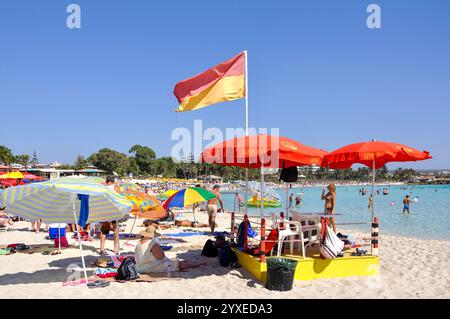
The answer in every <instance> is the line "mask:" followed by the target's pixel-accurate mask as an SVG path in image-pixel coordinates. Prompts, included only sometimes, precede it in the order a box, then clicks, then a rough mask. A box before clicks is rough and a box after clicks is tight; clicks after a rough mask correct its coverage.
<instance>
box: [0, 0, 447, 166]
mask: <svg viewBox="0 0 450 319" xmlns="http://www.w3.org/2000/svg"><path fill="white" fill-rule="evenodd" d="M70 3H77V4H79V5H80V7H81V29H68V28H67V27H66V18H67V16H68V13H66V7H67V5H69V4H70ZM370 3H377V4H379V5H380V7H381V23H382V28H381V29H368V28H367V26H366V19H367V16H368V15H369V14H368V13H367V12H366V8H367V6H368V5H369V4H370ZM449 12H450V2H449V1H446V0H442V1H439V0H434V1H419V0H415V1H400V0H397V1H377V0H372V1H357V0H353V1H294V0H292V1H254V0H247V1H242V0H241V1H237V0H236V1H204V0H192V1H181V0H180V1H175V0H167V1H128V2H125V1H103V0H96V1H86V0H83V1H82V0H72V1H50V0H46V1H8V2H6V1H3V2H1V4H0V39H1V55H0V57H1V58H0V109H1V111H2V113H1V114H2V121H1V123H0V144H2V145H7V146H8V147H10V148H11V149H13V151H14V153H17V154H18V153H28V154H30V155H31V154H32V152H33V150H34V149H35V150H36V151H37V153H38V157H39V160H40V161H41V162H50V161H53V160H58V161H60V162H65V163H72V162H73V161H74V159H75V157H76V156H77V155H78V154H82V155H85V156H88V155H90V154H91V153H93V152H95V151H97V150H98V149H99V148H101V147H110V148H113V149H116V150H118V151H121V152H125V153H126V152H127V151H128V149H129V148H130V147H131V146H132V145H133V144H142V145H147V146H150V147H152V148H153V149H154V150H155V151H156V153H157V154H158V156H164V155H169V154H170V150H171V148H172V146H173V145H174V143H175V142H173V141H171V140H170V135H171V132H172V130H173V129H174V128H176V127H187V128H189V129H191V128H193V121H194V120H195V119H202V120H203V126H204V127H209V126H214V127H219V128H221V129H225V128H226V127H239V126H243V125H244V107H243V105H244V104H243V100H238V101H233V102H228V103H224V104H220V105H216V106H212V107H209V108H206V109H202V110H199V111H195V112H188V113H175V112H173V110H174V108H175V107H176V104H177V101H176V99H175V97H174V96H173V94H172V90H173V87H174V85H175V83H176V82H177V81H180V80H182V79H185V78H187V77H190V76H193V75H195V74H197V73H199V72H201V71H203V70H205V69H206V68H209V67H211V66H213V65H215V64H217V63H219V62H221V61H223V60H226V59H228V58H230V57H231V56H233V55H235V54H237V53H238V52H240V51H242V50H245V49H246V50H248V52H249V101H250V114H249V120H250V125H251V126H253V127H267V128H271V127H279V128H280V132H281V134H282V135H285V136H289V137H291V138H294V139H296V140H298V141H300V142H302V143H304V144H307V145H311V146H315V147H320V148H323V149H326V150H333V149H335V148H338V147H340V146H343V145H346V144H349V143H352V142H358V141H363V140H370V139H372V138H375V139H378V140H386V141H395V142H401V143H404V144H408V145H410V146H413V147H416V148H418V149H424V150H428V151H430V152H431V153H432V155H433V156H434V159H433V160H431V161H427V162H423V163H412V164H402V165H400V166H403V167H413V168H447V167H450V147H449V144H450V143H449V140H448V139H449V136H450V125H449V122H450V109H449V104H450V103H449V102H450V58H449V57H450V41H449V39H450V19H448V14H449ZM6 115H8V116H7V117H6ZM13 119H17V120H13ZM396 166H398V165H393V166H391V167H396Z"/></svg>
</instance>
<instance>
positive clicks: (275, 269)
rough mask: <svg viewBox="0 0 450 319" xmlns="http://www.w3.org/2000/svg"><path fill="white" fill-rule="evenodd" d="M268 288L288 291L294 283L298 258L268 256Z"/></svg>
mask: <svg viewBox="0 0 450 319" xmlns="http://www.w3.org/2000/svg"><path fill="white" fill-rule="evenodd" d="M266 262H267V283H266V288H267V289H269V290H276V291H288V290H291V289H292V286H293V283H294V275H295V268H296V267H297V260H295V259H289V258H281V257H276V258H275V257H274V258H267V259H266Z"/></svg>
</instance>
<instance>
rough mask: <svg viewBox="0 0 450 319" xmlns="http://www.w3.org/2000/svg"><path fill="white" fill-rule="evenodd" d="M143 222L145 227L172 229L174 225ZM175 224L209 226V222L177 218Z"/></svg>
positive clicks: (181, 225) (177, 225)
mask: <svg viewBox="0 0 450 319" xmlns="http://www.w3.org/2000/svg"><path fill="white" fill-rule="evenodd" d="M142 224H143V226H145V227H148V226H153V227H155V228H156V229H171V228H173V226H172V225H165V224H160V223H158V222H154V221H149V220H146V221H144V222H143V223H142ZM174 225H175V226H176V227H209V225H208V224H201V223H199V222H192V221H190V220H175V223H174ZM216 226H217V223H216Z"/></svg>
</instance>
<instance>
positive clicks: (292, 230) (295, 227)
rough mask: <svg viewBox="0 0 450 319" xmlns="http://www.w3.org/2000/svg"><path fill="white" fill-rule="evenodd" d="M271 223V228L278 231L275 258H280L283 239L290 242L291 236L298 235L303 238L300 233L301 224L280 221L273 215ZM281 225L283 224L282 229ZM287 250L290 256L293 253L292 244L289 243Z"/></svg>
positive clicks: (285, 220) (279, 218) (280, 219)
mask: <svg viewBox="0 0 450 319" xmlns="http://www.w3.org/2000/svg"><path fill="white" fill-rule="evenodd" d="M272 222H273V223H274V225H273V226H272V227H274V228H276V229H277V230H278V250H277V256H278V257H279V256H281V250H282V248H283V241H284V240H285V239H288V240H290V238H291V237H292V236H294V238H295V236H297V235H299V236H300V237H302V236H303V234H302V231H301V224H300V223H299V222H296V221H289V220H287V219H282V218H281V217H279V216H277V215H275V214H273V215H272ZM281 224H283V228H281ZM289 249H290V253H291V255H292V254H293V253H294V242H293V241H290V242H289Z"/></svg>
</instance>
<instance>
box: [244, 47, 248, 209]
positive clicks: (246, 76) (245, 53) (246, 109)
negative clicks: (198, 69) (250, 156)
mask: <svg viewBox="0 0 450 319" xmlns="http://www.w3.org/2000/svg"><path fill="white" fill-rule="evenodd" d="M244 57H245V136H248V63H247V62H248V59H247V50H244ZM247 197H248V167H246V168H245V197H244V202H245V215H247V213H248V206H247Z"/></svg>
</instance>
